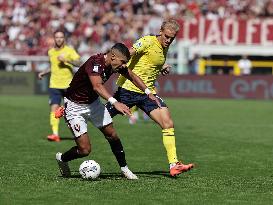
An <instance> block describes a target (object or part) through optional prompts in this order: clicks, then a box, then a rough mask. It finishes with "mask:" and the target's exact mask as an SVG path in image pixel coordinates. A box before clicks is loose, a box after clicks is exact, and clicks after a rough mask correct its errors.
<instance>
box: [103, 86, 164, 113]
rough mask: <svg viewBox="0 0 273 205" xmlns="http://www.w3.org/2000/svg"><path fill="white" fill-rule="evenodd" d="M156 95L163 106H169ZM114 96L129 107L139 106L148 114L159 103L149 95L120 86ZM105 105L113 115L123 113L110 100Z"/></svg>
mask: <svg viewBox="0 0 273 205" xmlns="http://www.w3.org/2000/svg"><path fill="white" fill-rule="evenodd" d="M155 96H156V97H157V98H158V100H159V102H160V104H161V107H167V105H166V104H165V103H164V101H163V100H162V99H161V98H160V97H159V96H158V95H155ZM114 98H116V99H117V101H119V102H121V103H123V104H125V105H127V106H128V107H129V108H131V107H133V106H137V107H139V108H140V109H141V110H143V111H144V112H145V113H146V114H147V115H149V114H150V112H151V111H153V110H154V109H157V108H158V105H157V103H156V102H155V101H153V100H151V99H150V98H148V95H146V94H141V93H137V92H133V91H129V90H126V89H124V88H120V87H119V88H118V90H117V92H116V93H115V94H114ZM105 106H106V108H107V109H108V111H109V113H110V115H111V117H114V116H115V115H117V114H121V113H120V112H119V111H117V110H116V109H115V108H114V106H112V105H111V104H110V103H109V102H108V103H106V105H105Z"/></svg>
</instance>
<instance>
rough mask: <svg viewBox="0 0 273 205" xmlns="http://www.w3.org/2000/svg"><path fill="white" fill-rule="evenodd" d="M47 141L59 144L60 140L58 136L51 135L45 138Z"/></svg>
mask: <svg viewBox="0 0 273 205" xmlns="http://www.w3.org/2000/svg"><path fill="white" fill-rule="evenodd" d="M47 140H48V141H54V142H60V141H61V138H60V137H59V136H58V135H55V134H52V135H48V136H47Z"/></svg>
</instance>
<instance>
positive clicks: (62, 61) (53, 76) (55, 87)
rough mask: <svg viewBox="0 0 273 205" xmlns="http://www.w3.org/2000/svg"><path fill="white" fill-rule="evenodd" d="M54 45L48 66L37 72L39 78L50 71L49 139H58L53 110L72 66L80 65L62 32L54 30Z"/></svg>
mask: <svg viewBox="0 0 273 205" xmlns="http://www.w3.org/2000/svg"><path fill="white" fill-rule="evenodd" d="M54 43H55V44H54V47H53V48H51V49H49V51H48V56H49V60H50V65H51V66H50V68H49V69H47V70H45V71H43V72H40V73H39V74H38V77H39V79H42V78H43V76H44V75H46V74H48V73H50V82H49V104H50V125H51V128H52V134H51V135H48V136H47V139H48V140H50V141H57V142H58V141H60V140H61V138H60V137H59V121H60V119H56V118H55V116H54V112H55V111H56V110H57V109H58V108H59V107H60V104H61V102H62V98H63V96H64V92H65V90H66V89H67V88H68V87H69V84H70V82H71V80H72V78H73V66H80V64H81V62H80V56H79V54H78V53H77V52H76V51H75V50H74V49H73V48H71V47H69V46H67V45H66V43H65V36H64V32H63V31H61V30H57V31H55V32H54Z"/></svg>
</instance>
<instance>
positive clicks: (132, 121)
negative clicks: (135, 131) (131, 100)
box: [129, 106, 139, 125]
mask: <svg viewBox="0 0 273 205" xmlns="http://www.w3.org/2000/svg"><path fill="white" fill-rule="evenodd" d="M131 113H132V115H131V116H130V117H129V124H131V125H133V124H136V122H137V121H138V119H139V115H138V107H137V106H133V107H132V108H131Z"/></svg>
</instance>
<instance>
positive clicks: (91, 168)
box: [79, 160, 100, 179]
mask: <svg viewBox="0 0 273 205" xmlns="http://www.w3.org/2000/svg"><path fill="white" fill-rule="evenodd" d="M79 172H80V175H81V176H82V178H84V179H96V178H97V177H98V176H99V175H100V165H99V164H98V163H97V162H95V161H94V160H86V161H84V162H83V163H82V164H81V165H80V168H79Z"/></svg>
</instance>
